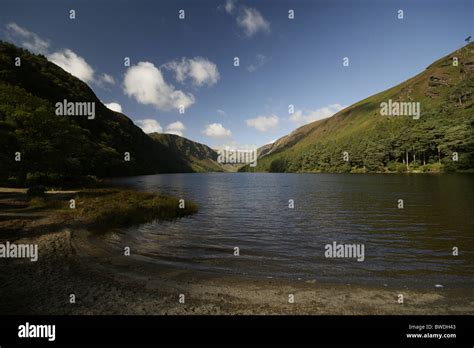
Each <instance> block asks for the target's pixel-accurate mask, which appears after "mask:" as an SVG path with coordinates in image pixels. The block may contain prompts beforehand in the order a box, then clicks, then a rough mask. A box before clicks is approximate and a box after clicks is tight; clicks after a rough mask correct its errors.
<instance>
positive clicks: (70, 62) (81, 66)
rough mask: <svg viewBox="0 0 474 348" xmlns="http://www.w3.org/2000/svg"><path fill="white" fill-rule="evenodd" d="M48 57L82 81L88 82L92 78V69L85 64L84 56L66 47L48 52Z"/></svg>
mask: <svg viewBox="0 0 474 348" xmlns="http://www.w3.org/2000/svg"><path fill="white" fill-rule="evenodd" d="M48 59H49V60H50V61H52V62H53V63H54V64H56V65H58V66H60V67H61V68H63V69H64V70H66V71H67V72H69V73H70V74H71V75H74V76H75V77H77V78H78V79H81V80H82V81H84V82H87V83H88V82H92V81H93V80H94V69H92V67H91V66H90V65H89V64H87V62H86V61H85V60H84V58H82V57H80V56H78V55H77V54H76V53H74V52H73V51H71V50H70V49H68V48H66V49H64V50H62V51H58V52H55V53H53V54H50V55H49V56H48Z"/></svg>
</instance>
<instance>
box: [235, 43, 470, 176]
mask: <svg viewBox="0 0 474 348" xmlns="http://www.w3.org/2000/svg"><path fill="white" fill-rule="evenodd" d="M453 57H457V58H458V61H459V64H458V66H453ZM473 92H474V43H470V44H469V45H467V46H465V47H463V48H461V49H459V50H457V51H455V52H453V53H452V54H450V55H448V56H446V57H444V58H442V59H440V60H438V61H436V62H434V63H433V64H432V65H430V66H429V67H428V68H427V69H426V70H425V71H423V72H422V73H420V74H418V75H417V76H415V77H413V78H411V79H409V80H407V81H405V82H403V83H401V84H399V85H398V86H395V87H393V88H391V89H389V90H386V91H384V92H381V93H379V94H376V95H374V96H371V97H369V98H367V99H364V100H362V101H360V102H358V103H356V104H354V105H351V106H350V107H348V108H346V109H344V110H342V111H340V112H338V113H337V114H335V115H334V116H332V117H330V118H327V119H324V120H320V121H316V122H313V123H310V124H307V125H305V126H303V127H300V128H298V129H296V130H295V131H293V132H292V133H291V134H289V135H287V136H285V137H283V138H281V139H279V140H277V141H276V142H275V143H273V144H272V145H271V146H268V145H266V146H265V148H262V149H260V151H259V152H260V158H259V160H258V166H257V167H256V168H251V167H249V166H246V167H243V168H241V169H240V170H241V171H254V170H256V171H270V172H384V171H392V172H393V171H398V172H403V171H407V170H408V171H443V170H444V171H455V170H459V171H460V170H473V168H474V132H473V126H474V108H473ZM389 99H391V100H392V101H393V102H419V103H420V106H421V113H420V117H419V119H414V118H413V117H410V116H382V115H381V107H380V106H381V103H383V102H388V100H389ZM345 152H347V154H348V157H349V158H348V161H345V160H344V158H343V155H344V153H345ZM455 152H457V153H458V160H457V161H453V153H455Z"/></svg>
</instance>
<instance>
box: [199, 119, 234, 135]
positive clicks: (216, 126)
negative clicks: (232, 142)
mask: <svg viewBox="0 0 474 348" xmlns="http://www.w3.org/2000/svg"><path fill="white" fill-rule="evenodd" d="M203 134H204V135H207V136H208V137H211V138H218V139H219V138H220V139H222V138H230V137H231V136H232V132H231V131H230V130H228V129H225V128H224V126H223V125H222V124H220V123H212V124H209V125H207V126H206V128H205V129H204V130H203Z"/></svg>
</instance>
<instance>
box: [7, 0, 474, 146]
mask: <svg viewBox="0 0 474 348" xmlns="http://www.w3.org/2000/svg"><path fill="white" fill-rule="evenodd" d="M71 9H74V10H75V11H76V18H75V19H70V18H69V10H71ZM180 9H183V10H184V11H185V19H184V20H181V19H179V18H178V14H179V10H180ZM290 9H292V10H294V12H295V18H294V19H293V20H290V19H289V18H288V11H289V10H290ZM400 9H401V10H403V17H404V18H403V19H399V18H398V10H400ZM473 17H474V0H443V1H440V0H432V1H428V0H407V1H404V0H397V1H391V0H360V1H355V0H354V1H350V0H336V1H317V0H314V1H303V0H301V1H298V0H294V1H285V0H261V1H249V0H246V1H244V0H241V1H232V2H230V1H226V0H219V1H214V0H212V1H211V0H209V1H206V0H202V1H196V0H194V1H192V0H186V1H176V0H175V1H151V0H150V1H143V0H141V1H137V0H135V1H128V0H114V1H112V0H105V1H90V0H78V1H59V0H57V1H56V0H55V1H52V0H49V1H41V2H40V1H33V0H3V1H2V10H1V11H0V37H1V38H2V39H3V40H7V41H10V42H14V43H16V44H18V45H22V46H25V47H27V48H29V49H30V50H32V51H36V52H42V53H43V54H45V55H46V56H47V57H48V58H49V59H50V60H52V61H53V62H55V63H56V64H58V65H61V66H63V67H64V68H66V70H69V71H70V72H71V73H72V74H73V75H76V76H77V77H79V78H81V79H82V80H84V81H86V82H87V83H88V84H89V85H90V86H91V87H92V89H93V90H94V92H95V93H96V94H97V96H98V97H99V99H101V100H102V101H103V102H104V103H111V102H115V103H118V104H119V105H120V106H121V110H122V112H123V113H124V114H126V115H127V116H129V117H130V118H132V119H133V120H134V121H135V122H136V123H137V124H139V125H141V126H142V127H144V128H146V129H147V130H161V131H163V132H167V131H169V132H174V133H178V134H182V135H184V136H185V137H187V138H190V139H192V140H196V141H199V142H202V143H205V144H208V145H210V146H213V147H218V146H222V145H230V146H235V147H245V146H251V145H256V146H261V145H263V144H265V143H269V142H270V141H272V140H274V139H277V138H279V137H281V136H283V135H285V134H288V133H289V132H291V131H292V130H294V129H295V128H297V127H298V126H301V125H302V124H304V123H307V122H310V121H312V120H316V119H320V118H323V117H327V116H330V115H331V114H332V113H334V112H336V111H338V110H339V109H341V108H342V107H344V106H349V105H351V104H353V103H355V102H357V101H359V100H361V99H363V98H366V97H368V96H370V95H372V94H375V93H377V92H380V91H382V90H384V89H387V88H389V87H392V86H393V85H396V84H398V83H400V82H402V81H404V80H406V79H407V78H409V77H411V76H413V75H415V74H417V73H419V72H421V71H422V70H424V69H425V68H426V66H427V65H429V64H431V63H432V62H433V61H434V60H436V59H439V58H440V57H442V56H444V55H446V54H449V53H450V52H452V51H454V50H455V49H458V48H459V47H461V46H463V45H464V39H465V38H466V37H467V36H468V35H472V34H473V31H474V30H473V23H474V18H473ZM124 57H130V60H131V62H130V63H131V66H129V67H127V66H124ZM234 57H239V60H240V66H239V67H235V66H234ZM344 57H348V58H349V66H346V67H345V66H343V58H344ZM290 104H292V105H294V109H295V113H294V114H292V115H291V114H289V113H288V105H290ZM180 105H183V106H185V112H184V114H180V113H179V106H180ZM145 126H146V127H145Z"/></svg>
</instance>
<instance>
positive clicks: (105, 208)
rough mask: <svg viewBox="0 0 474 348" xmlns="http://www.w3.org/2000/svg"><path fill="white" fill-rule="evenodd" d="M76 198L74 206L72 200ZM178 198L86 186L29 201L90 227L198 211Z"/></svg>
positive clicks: (139, 221)
mask: <svg viewBox="0 0 474 348" xmlns="http://www.w3.org/2000/svg"><path fill="white" fill-rule="evenodd" d="M71 199H74V200H75V208H74V209H72V208H71V207H70V204H71V202H70V200H71ZM179 203H180V202H179V199H177V198H174V197H169V196H162V195H157V194H154V193H148V192H140V191H134V190H129V189H125V190H124V189H94V190H83V191H80V192H78V193H75V194H69V195H67V194H66V195H60V196H59V195H58V194H47V196H46V197H44V198H43V197H35V198H32V199H31V200H30V201H29V207H30V208H37V209H44V210H53V215H54V216H53V217H54V218H55V219H54V220H56V221H57V220H61V219H62V220H64V221H65V222H67V223H68V224H74V225H82V226H84V225H86V226H89V227H119V226H131V225H138V224H142V223H146V222H150V221H153V220H172V219H177V218H180V217H184V216H187V215H191V214H194V213H196V212H197V211H198V209H197V206H196V205H195V204H194V203H192V202H189V201H186V202H185V207H184V208H180V206H179Z"/></svg>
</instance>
